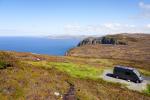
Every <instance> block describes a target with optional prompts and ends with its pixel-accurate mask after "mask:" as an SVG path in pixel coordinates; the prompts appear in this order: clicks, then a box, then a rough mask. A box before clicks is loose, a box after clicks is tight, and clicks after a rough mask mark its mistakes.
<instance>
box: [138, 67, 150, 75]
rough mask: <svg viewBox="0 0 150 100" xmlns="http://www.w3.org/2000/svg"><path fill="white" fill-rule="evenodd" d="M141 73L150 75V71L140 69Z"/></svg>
mask: <svg viewBox="0 0 150 100" xmlns="http://www.w3.org/2000/svg"><path fill="white" fill-rule="evenodd" d="M139 71H140V73H141V74H143V75H145V76H150V71H147V70H143V69H139Z"/></svg>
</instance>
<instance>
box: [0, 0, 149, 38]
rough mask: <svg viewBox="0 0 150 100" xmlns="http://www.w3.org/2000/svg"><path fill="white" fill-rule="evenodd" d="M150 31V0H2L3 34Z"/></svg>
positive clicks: (42, 34) (97, 33) (1, 23)
mask: <svg viewBox="0 0 150 100" xmlns="http://www.w3.org/2000/svg"><path fill="white" fill-rule="evenodd" d="M121 32H131V33H134V32H144V33H150V0H0V36H46V35H62V34H65V35H103V34H113V33H121Z"/></svg>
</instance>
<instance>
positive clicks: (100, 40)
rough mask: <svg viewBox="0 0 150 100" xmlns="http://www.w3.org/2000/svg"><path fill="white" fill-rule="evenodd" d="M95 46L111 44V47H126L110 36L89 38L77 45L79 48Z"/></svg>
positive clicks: (121, 41) (123, 42) (124, 43)
mask: <svg viewBox="0 0 150 100" xmlns="http://www.w3.org/2000/svg"><path fill="white" fill-rule="evenodd" d="M95 44H112V45H127V42H125V41H123V40H121V39H119V38H116V37H111V36H104V37H95V38H94V37H89V38H86V39H84V40H82V41H81V42H80V43H79V44H78V47H79V46H83V45H95Z"/></svg>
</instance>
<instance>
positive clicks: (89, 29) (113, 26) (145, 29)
mask: <svg viewBox="0 0 150 100" xmlns="http://www.w3.org/2000/svg"><path fill="white" fill-rule="evenodd" d="M70 26H71V27H70ZM70 26H69V27H68V26H67V28H65V33H67V34H73V35H78V34H81V35H104V34H116V33H150V29H149V28H150V25H147V26H146V25H145V26H136V25H134V24H121V23H104V24H100V25H87V26H80V25H78V27H77V26H76V25H70ZM65 27H66V26H65Z"/></svg>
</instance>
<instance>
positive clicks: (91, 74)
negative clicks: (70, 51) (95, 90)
mask: <svg viewBox="0 0 150 100" xmlns="http://www.w3.org/2000/svg"><path fill="white" fill-rule="evenodd" d="M28 63H30V64H32V65H35V66H41V67H43V68H46V69H48V68H56V69H58V70H60V71H62V72H66V73H68V74H69V75H71V76H73V77H76V78H91V79H97V78H99V76H100V75H101V74H102V72H103V69H100V68H96V67H93V66H88V65H83V64H82V65H80V64H75V63H70V62H68V63H64V62H63V63H61V62H59V63H58V62H45V61H41V62H28Z"/></svg>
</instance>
